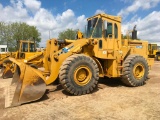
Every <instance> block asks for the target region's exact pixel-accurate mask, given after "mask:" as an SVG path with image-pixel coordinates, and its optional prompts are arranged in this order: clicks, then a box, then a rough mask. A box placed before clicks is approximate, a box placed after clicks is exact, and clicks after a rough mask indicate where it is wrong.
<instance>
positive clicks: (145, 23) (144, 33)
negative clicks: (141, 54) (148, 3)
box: [122, 11, 160, 45]
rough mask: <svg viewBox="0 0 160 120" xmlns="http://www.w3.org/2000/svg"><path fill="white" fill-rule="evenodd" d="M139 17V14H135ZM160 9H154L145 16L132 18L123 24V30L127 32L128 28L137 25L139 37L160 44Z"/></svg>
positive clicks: (124, 32)
mask: <svg viewBox="0 0 160 120" xmlns="http://www.w3.org/2000/svg"><path fill="white" fill-rule="evenodd" d="M134 17H136V18H137V16H134ZM159 21H160V11H153V12H151V13H150V14H149V15H147V16H146V17H144V18H137V19H134V18H133V19H132V20H131V21H129V22H126V23H123V24H122V32H123V34H126V32H127V30H132V29H133V27H134V25H137V31H138V38H140V39H142V40H148V41H149V42H151V43H155V42H157V43H159V45H160V38H159V34H160V24H159Z"/></svg>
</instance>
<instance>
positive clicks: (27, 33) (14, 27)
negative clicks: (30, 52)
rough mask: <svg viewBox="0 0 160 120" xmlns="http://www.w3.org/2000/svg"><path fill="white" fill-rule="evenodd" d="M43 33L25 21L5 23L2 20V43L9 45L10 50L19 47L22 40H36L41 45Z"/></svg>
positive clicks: (0, 30)
mask: <svg viewBox="0 0 160 120" xmlns="http://www.w3.org/2000/svg"><path fill="white" fill-rule="evenodd" d="M40 36H41V34H40V32H39V31H38V30H37V28H36V27H35V26H30V25H28V24H26V23H23V22H15V23H5V22H0V44H1V45H7V46H8V49H9V51H16V50H18V48H19V41H20V40H33V39H34V40H35V41H36V44H37V45H39V42H40V41H41V37H40Z"/></svg>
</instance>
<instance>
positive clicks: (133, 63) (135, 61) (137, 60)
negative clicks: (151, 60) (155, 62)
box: [121, 55, 149, 87]
mask: <svg viewBox="0 0 160 120" xmlns="http://www.w3.org/2000/svg"><path fill="white" fill-rule="evenodd" d="M148 74H149V67H148V63H147V61H146V60H145V59H144V58H143V57H142V56H139V55H129V56H128V57H127V58H126V60H125V61H124V64H123V75H122V79H121V80H122V82H123V83H124V84H126V85H127V86H133V87H136V86H142V85H144V84H145V81H146V80H147V78H148Z"/></svg>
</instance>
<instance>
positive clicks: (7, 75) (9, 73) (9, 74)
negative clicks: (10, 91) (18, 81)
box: [1, 66, 13, 79]
mask: <svg viewBox="0 0 160 120" xmlns="http://www.w3.org/2000/svg"><path fill="white" fill-rule="evenodd" d="M1 73H2V78H3V79H5V78H12V77H13V73H12V70H11V69H10V67H8V66H6V67H3V68H2V70H1Z"/></svg>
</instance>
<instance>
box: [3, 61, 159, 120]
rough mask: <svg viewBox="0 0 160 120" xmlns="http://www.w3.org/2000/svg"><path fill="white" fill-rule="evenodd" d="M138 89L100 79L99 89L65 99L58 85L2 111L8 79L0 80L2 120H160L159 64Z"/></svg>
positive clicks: (156, 63)
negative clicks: (35, 99) (38, 96)
mask: <svg viewBox="0 0 160 120" xmlns="http://www.w3.org/2000/svg"><path fill="white" fill-rule="evenodd" d="M149 78H150V79H149V80H148V81H147V83H146V84H145V85H144V86H141V87H126V86H124V85H123V84H122V83H121V82H120V80H117V79H112V80H111V79H107V78H105V79H101V80H100V83H99V85H98V89H97V90H95V91H94V93H92V94H87V95H83V96H71V95H68V94H67V93H66V92H65V91H64V90H63V89H62V88H61V86H60V85H58V86H57V87H56V86H55V85H51V86H49V87H48V88H49V92H47V93H46V94H45V95H44V96H43V97H42V99H40V100H38V101H36V102H32V103H29V104H23V105H21V106H18V107H13V108H7V109H4V94H5V93H4V87H6V86H8V85H9V84H10V82H11V79H2V78H0V119H1V120H33V119H37V120H112V119H116V120H160V62H155V64H154V66H153V67H152V70H151V71H150V74H149Z"/></svg>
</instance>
